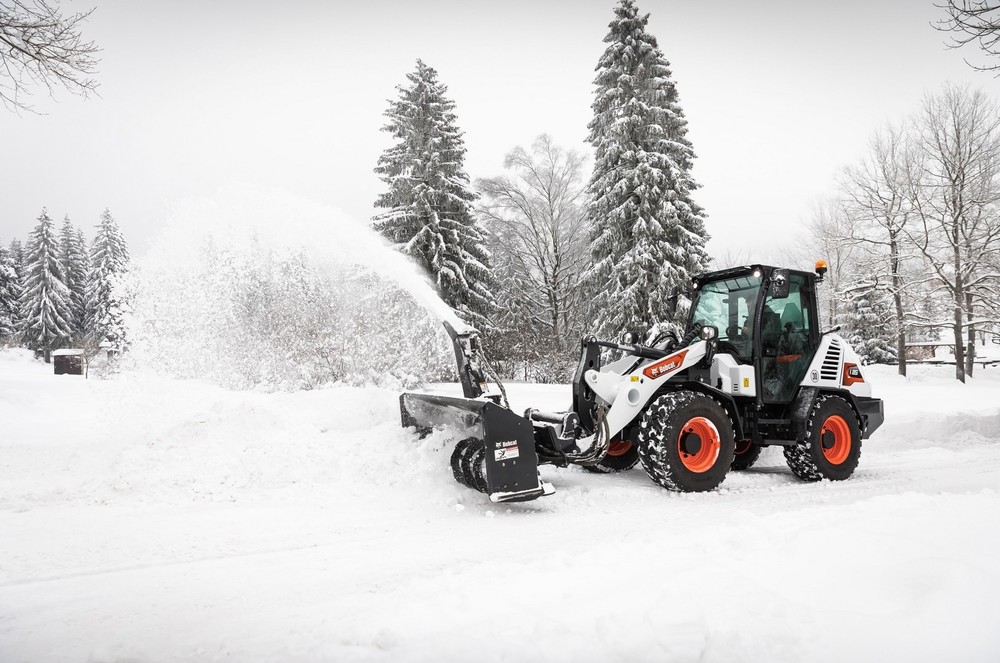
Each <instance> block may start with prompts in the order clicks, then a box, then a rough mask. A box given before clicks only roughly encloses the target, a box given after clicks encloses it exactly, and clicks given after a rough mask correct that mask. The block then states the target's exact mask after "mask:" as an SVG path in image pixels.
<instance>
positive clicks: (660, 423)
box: [637, 389, 735, 492]
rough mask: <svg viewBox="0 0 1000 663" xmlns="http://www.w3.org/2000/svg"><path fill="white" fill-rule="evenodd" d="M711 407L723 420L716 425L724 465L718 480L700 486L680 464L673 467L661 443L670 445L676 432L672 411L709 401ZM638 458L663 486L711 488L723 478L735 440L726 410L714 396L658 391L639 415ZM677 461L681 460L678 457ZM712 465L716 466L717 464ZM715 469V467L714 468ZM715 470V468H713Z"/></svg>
mask: <svg viewBox="0 0 1000 663" xmlns="http://www.w3.org/2000/svg"><path fill="white" fill-rule="evenodd" d="M708 404H711V405H710V406H709V407H710V408H717V409H718V412H717V413H716V414H717V415H718V419H719V420H720V422H724V424H723V426H717V428H719V433H720V436H721V438H722V441H723V446H722V449H721V451H720V459H719V463H720V464H721V466H722V467H724V468H725V469H724V470H722V472H721V476H720V477H718V481H714V482H713V481H707V482H705V481H702V484H703V485H701V486H698V485H695V484H693V483H692V482H691V481H690V480H688V479H686V478H685V476H684V475H683V474H682V472H687V470H686V469H684V468H683V466H680V467H676V466H674V465H672V464H671V462H670V458H669V457H670V453H671V452H672V450H669V449H668V448H667V447H665V446H664V443H665V442H666V444H667V445H673V444H675V443H674V441H673V440H674V438H675V437H676V432H675V431H673V430H672V429H670V430H667V429H669V428H670V426H669V423H670V421H669V420H670V419H671V415H672V414H673V413H676V412H678V411H680V410H682V409H684V408H688V407H695V406H697V405H702V406H704V405H708ZM724 428H727V430H723V429H724ZM638 438H639V440H638V442H639V443H638V445H637V446H638V448H639V461H640V462H641V463H642V467H643V469H644V470H646V474H647V475H649V478H650V479H652V480H653V481H655V482H656V483H658V484H659V485H661V486H663V487H664V488H666V489H668V490H672V491H676V492H692V491H704V490H713V489H715V488H717V487H718V485H719V484H721V483H722V481H723V480H724V479H725V474H726V472H727V471H728V470H729V467H730V465H731V464H732V462H733V454H734V450H735V442H734V440H733V422H732V419H731V418H730V416H729V413H728V412H727V411H726V409H725V408H724V407H723V406H722V404H721V403H719V402H718V401H716V400H715V399H714V398H711V397H710V396H707V395H705V394H702V393H700V392H696V391H690V390H683V389H682V390H678V391H671V392H667V393H665V394H663V395H661V396H660V397H659V398H657V399H656V400H655V401H653V404H652V405H650V406H649V407H648V408H647V409H646V411H645V413H643V416H642V423H641V424H640V429H639V435H638ZM677 464H678V465H680V461H679V460H678V461H677ZM715 467H719V465H716V466H715ZM713 470H714V468H713ZM715 473H716V474H718V471H715Z"/></svg>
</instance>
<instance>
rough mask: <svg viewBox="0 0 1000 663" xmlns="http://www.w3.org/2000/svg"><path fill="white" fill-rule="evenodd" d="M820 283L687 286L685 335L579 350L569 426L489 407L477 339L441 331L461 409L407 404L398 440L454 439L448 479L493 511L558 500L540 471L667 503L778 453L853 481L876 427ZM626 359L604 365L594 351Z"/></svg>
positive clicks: (730, 279) (442, 400) (454, 403)
mask: <svg viewBox="0 0 1000 663" xmlns="http://www.w3.org/2000/svg"><path fill="white" fill-rule="evenodd" d="M825 272H826V263H825V262H823V261H820V262H818V263H817V266H816V272H815V273H813V272H803V271H795V270H789V269H781V268H776V267H769V266H765V265H751V266H746V267H736V268H732V269H725V270H722V271H716V272H711V273H708V274H704V275H702V276H700V277H698V278H697V279H696V280H695V283H694V286H695V288H694V293H693V300H692V304H691V311H690V316H689V318H688V325H687V332H686V333H685V334H684V335H680V334H677V333H673V334H663V335H659V337H656V338H650V339H648V340H647V341H648V342H647V343H646V344H641V343H639V342H638V338H637V335H635V334H626V335H625V337H624V338H623V339H622V340H623V342H622V343H617V342H611V341H602V340H597V339H596V338H594V337H592V336H588V337H585V338H584V339H583V343H582V351H581V356H580V363H579V365H578V367H577V369H576V373H575V376H574V379H573V385H572V392H573V393H572V407H571V409H569V410H568V411H566V412H542V411H539V410H535V409H529V410H528V411H526V412H525V413H524V414H523V415H520V414H517V413H515V412H513V411H511V409H510V408H509V407H508V406H507V404H506V396H505V394H504V393H503V387H502V385H500V383H499V381H497V384H498V385H500V391H501V393H499V394H490V393H487V391H486V390H487V375H488V374H489V373H490V369H489V366H488V364H486V363H485V362H484V358H483V356H482V348H481V347H480V344H479V337H478V334H477V332H476V331H475V330H474V329H463V330H458V329H455V328H454V327H453V326H451V325H449V324H447V323H445V327H446V328H447V330H448V333H449V335H450V336H451V338H452V341H453V344H454V347H455V357H456V360H457V362H458V368H459V375H460V378H461V383H462V389H463V392H464V395H465V397H464V398H457V397H453V396H446V395H441V394H432V393H404V394H402V396H400V411H401V414H402V423H403V426H404V427H408V426H414V427H416V428H417V429H420V430H423V431H426V430H429V429H432V428H435V427H448V428H451V429H452V430H453V431H455V432H456V433H457V437H461V438H462V439H461V441H460V442H458V444H457V445H456V447H455V450H454V452H453V453H452V455H451V466H452V471H453V473H454V476H455V479H456V480H458V481H459V482H460V483H462V484H464V485H466V486H468V487H470V488H473V489H475V490H478V491H480V492H484V493H486V494H487V495H489V498H490V500H492V501H493V502H507V501H524V500H531V499H535V498H537V497H540V496H543V495H548V494H551V493H552V492H554V490H553V488H552V486H551V485H550V484H548V483H545V482H542V481H541V480H540V478H539V474H538V466H539V465H540V464H553V465H557V466H563V467H565V466H567V465H570V464H576V465H582V466H583V467H585V468H587V469H590V470H592V471H595V472H619V471H623V470H627V469H631V468H632V467H634V466H635V465H636V464H641V465H642V467H643V469H644V470H645V471H646V474H648V475H649V477H650V478H651V479H652V480H653V481H655V482H656V483H658V484H659V485H661V486H663V487H664V488H667V489H670V490H675V491H706V490H712V489H714V488H716V487H717V486H718V485H719V484H720V483H722V481H723V479H724V478H725V477H726V474H727V473H728V472H729V471H730V469H733V470H741V469H746V468H748V467H750V466H751V465H753V463H754V462H755V461H756V460H757V457H758V456H759V454H760V451H761V449H762V448H763V447H765V446H780V447H782V448H783V450H784V455H785V459H786V461H787V463H788V466H789V468H791V471H792V472H793V473H794V474H795V475H796V476H797V477H799V478H800V479H803V480H806V481H816V480H819V479H824V478H825V479H833V480H841V479H847V478H848V477H850V476H851V474H852V473H853V472H854V470H855V468H856V467H857V465H858V459H859V457H860V454H861V441H862V440H863V439H866V438H868V437H869V436H870V435H871V434H872V433H873V432H874V431H875V430H876V429H877V428H878V427H879V426H880V425H881V424H882V422H883V419H884V415H883V407H882V401H881V400H880V399H877V398H873V397H872V391H871V385H870V384H869V383H868V381H867V380H866V378H865V376H864V373H863V372H862V366H861V361H860V359H859V358H858V356H857V354H856V353H855V352H854V350H853V349H852V348H851V347H850V345H849V344H848V343H847V342H846V341H845V340H844V339H843V338H842V337H840V336H838V335H837V334H836V333H835V332H836V330H832V331H828V332H821V331H820V329H819V316H818V313H817V298H816V285H817V283H818V282H819V281H821V280H822V277H823V274H824V273H825ZM604 350H614V351H619V352H621V353H622V355H621V357H620V358H619V359H617V360H615V361H612V362H610V363H606V364H602V351H604Z"/></svg>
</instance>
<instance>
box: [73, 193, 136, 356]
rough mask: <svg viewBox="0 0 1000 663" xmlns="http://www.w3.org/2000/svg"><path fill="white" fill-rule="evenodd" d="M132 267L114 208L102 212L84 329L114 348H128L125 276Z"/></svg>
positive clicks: (93, 251)
mask: <svg viewBox="0 0 1000 663" xmlns="http://www.w3.org/2000/svg"><path fill="white" fill-rule="evenodd" d="M128 269H129V254H128V247H127V246H126V245H125V239H124V238H123V237H122V235H121V232H120V231H119V229H118V224H117V223H116V222H115V219H114V217H113V216H111V211H110V210H107V209H106V210H104V212H103V213H102V214H101V222H100V223H99V224H98V225H97V236H96V237H94V241H93V243H92V244H91V248H90V278H89V279H88V281H87V291H86V292H87V312H86V320H85V323H84V328H85V329H86V332H87V338H88V340H89V342H90V343H91V344H93V345H97V344H100V343H102V342H104V341H107V342H109V343H110V344H111V347H112V349H114V350H117V351H121V350H124V349H125V347H126V338H125V322H124V314H125V307H126V305H127V302H126V301H125V300H124V297H123V295H122V288H121V285H122V278H123V277H124V276H125V274H126V273H127V272H128Z"/></svg>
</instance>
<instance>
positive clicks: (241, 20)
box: [0, 0, 1000, 259]
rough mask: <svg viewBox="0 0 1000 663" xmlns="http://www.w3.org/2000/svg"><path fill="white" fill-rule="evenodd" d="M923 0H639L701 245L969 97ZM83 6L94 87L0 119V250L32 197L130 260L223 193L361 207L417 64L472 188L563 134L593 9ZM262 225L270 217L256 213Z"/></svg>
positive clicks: (591, 46)
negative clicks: (184, 211) (509, 156)
mask: <svg viewBox="0 0 1000 663" xmlns="http://www.w3.org/2000/svg"><path fill="white" fill-rule="evenodd" d="M933 1H934V0H867V1H866V0H842V1H840V2H829V1H826V2H820V1H811V0H770V1H768V2H745V1H742V0H721V1H719V2H712V3H708V2H689V1H684V0H639V7H640V10H641V11H643V12H649V13H650V14H651V18H650V23H649V30H650V32H651V33H652V34H654V35H655V36H656V37H657V39H658V40H659V44H660V47H661V49H662V50H663V52H664V54H665V55H666V57H667V59H668V60H669V61H670V63H671V65H672V70H673V73H674V78H675V80H676V82H677V85H678V89H679V92H680V97H681V105H682V107H683V108H684V111H685V113H686V115H687V118H688V122H689V127H690V133H689V138H690V139H691V140H692V142H693V143H694V147H695V151H696V153H697V155H698V159H697V161H696V165H695V171H694V174H695V177H696V179H697V180H698V181H699V182H700V183H701V184H702V189H701V190H700V191H699V192H698V194H697V200H698V201H699V202H700V203H701V204H702V206H703V207H705V209H706V211H707V212H708V215H709V219H708V230H709V232H710V233H711V235H712V242H711V243H710V245H709V248H710V250H711V251H713V252H715V253H719V252H722V251H727V250H729V251H739V250H747V251H749V253H750V257H751V258H753V259H757V258H758V257H763V254H767V252H768V250H769V248H771V247H773V246H774V244H775V243H784V242H786V241H787V238H788V237H789V235H790V234H792V233H795V232H797V229H798V228H799V227H801V225H802V224H803V223H804V222H806V221H807V220H808V219H809V217H810V215H811V208H812V206H813V205H814V204H815V202H816V201H817V200H818V199H819V198H821V197H823V196H825V195H827V194H829V193H830V192H831V191H832V189H833V185H834V177H835V175H836V173H837V171H838V169H839V168H841V167H842V166H843V165H845V164H847V163H849V162H852V161H854V160H856V159H857V158H859V157H860V156H861V155H862V154H863V152H864V150H865V145H866V142H867V140H868V138H869V136H870V134H871V132H872V131H873V130H874V129H875V128H876V126H878V125H879V124H880V123H882V122H885V121H887V120H893V121H895V120H898V119H900V118H902V117H903V116H904V115H906V114H908V113H910V112H913V111H915V110H916V108H917V107H918V105H919V103H920V100H921V98H922V96H923V95H924V93H925V92H927V91H931V92H934V91H936V90H938V89H940V87H941V85H942V84H943V83H944V82H945V81H948V80H951V81H955V82H971V83H972V84H973V85H975V86H978V87H981V88H983V89H985V90H986V91H987V92H989V93H991V94H997V93H998V92H1000V81H998V80H997V79H995V78H992V77H990V76H989V75H988V74H982V73H977V72H974V71H972V70H970V69H969V68H968V67H967V65H966V64H965V63H964V62H963V56H966V57H970V58H973V59H980V58H979V54H978V52H976V51H974V50H971V49H969V50H965V49H963V50H962V51H954V50H947V49H946V48H945V47H944V45H943V42H944V40H945V38H946V37H945V35H944V34H942V33H939V32H937V31H935V30H933V29H932V28H931V27H930V22H931V21H933V20H935V19H937V18H939V17H940V12H939V10H937V9H935V8H934V6H933ZM93 4H96V5H97V10H96V11H95V12H94V14H93V16H92V17H91V19H90V21H89V23H88V24H87V25H86V28H85V33H86V34H85V36H86V37H88V38H90V39H94V40H95V41H97V42H98V43H99V45H100V46H101V47H102V48H103V53H102V63H101V66H100V72H99V79H100V81H101V89H100V94H101V97H100V98H91V99H89V100H86V101H85V100H80V99H78V98H76V97H73V96H71V95H69V94H68V93H65V92H60V93H58V94H57V98H58V103H53V102H50V101H49V100H48V99H47V98H46V97H44V96H42V93H41V92H40V91H39V94H37V95H35V97H34V98H33V99H32V101H34V102H35V105H36V107H37V108H38V109H39V110H42V111H44V112H45V113H47V114H46V115H41V116H38V115H31V114H22V115H20V116H18V115H16V114H13V113H11V112H7V111H2V110H0V137H2V142H0V145H2V158H0V242H3V243H4V244H6V243H7V242H9V241H10V239H11V238H12V237H13V236H17V237H20V238H22V239H25V238H26V237H27V234H28V232H29V231H30V229H31V227H32V226H33V225H34V222H35V219H36V218H37V216H38V213H39V211H40V209H41V208H42V206H46V207H48V210H49V214H50V216H52V217H53V218H54V219H56V220H57V221H60V220H61V219H62V217H63V215H64V214H67V213H68V214H69V215H70V217H71V219H72V220H73V221H74V222H75V223H76V224H78V225H80V226H83V227H84V228H85V231H86V232H87V233H88V236H90V235H91V234H92V226H93V225H95V224H96V223H97V222H98V217H99V214H100V212H101V210H103V209H104V208H105V207H110V208H111V210H112V212H113V213H114V215H115V217H116V218H117V219H118V221H119V223H120V224H121V226H122V229H123V232H124V233H125V236H126V239H127V240H128V241H129V242H130V245H131V246H132V248H133V252H134V253H142V252H143V250H144V248H145V247H146V246H148V244H149V242H150V241H151V238H152V235H153V233H154V231H155V230H156V228H157V227H159V226H160V225H161V224H162V223H163V221H164V220H165V219H166V218H167V216H168V215H169V212H170V209H171V208H172V206H173V205H174V204H175V203H176V202H178V201H180V200H184V199H188V198H192V197H198V196H203V195H210V194H212V193H213V192H215V191H216V190H218V189H219V188H220V187H222V186H224V185H226V184H229V183H231V182H239V183H246V184H250V185H251V186H258V185H259V186H267V187H278V188H282V189H286V190H288V191H290V192H292V193H295V194H297V195H300V196H304V197H306V198H310V199H313V200H316V201H319V202H321V203H325V204H329V205H333V206H336V207H339V208H341V209H343V210H344V211H345V212H347V213H348V214H350V215H351V216H354V217H356V218H358V219H361V220H366V219H368V218H369V217H370V216H371V215H372V213H373V208H372V203H373V201H374V199H375V197H376V195H377V194H378V193H379V192H381V191H382V189H383V185H382V183H381V182H380V181H379V180H378V178H377V177H376V176H375V175H374V173H373V172H372V169H373V168H374V166H375V163H376V160H377V158H378V156H379V154H380V153H381V152H382V150H383V149H385V147H387V145H388V144H389V139H388V137H387V136H386V135H384V134H383V133H382V132H380V131H379V128H380V127H381V126H382V124H383V118H382V113H383V112H384V111H385V108H386V106H387V99H389V98H390V97H393V96H395V86H396V85H397V84H400V83H402V82H404V80H405V74H406V73H407V72H409V71H411V70H412V69H413V68H414V62H415V60H416V58H418V57H419V58H422V59H423V60H424V61H425V62H427V63H428V64H429V65H431V66H433V67H434V68H436V69H437V70H438V72H439V74H440V78H441V80H442V81H443V82H444V83H445V84H446V85H448V87H449V92H450V95H451V97H452V98H453V99H454V100H455V102H456V104H457V108H456V112H457V114H458V121H459V126H460V127H461V128H462V129H463V130H464V132H465V139H466V146H467V148H468V154H467V160H466V166H467V170H468V172H469V174H470V176H471V177H472V178H476V177H485V176H491V175H496V174H499V173H500V172H501V171H502V163H503V157H504V154H505V153H506V152H507V151H509V150H510V149H511V148H512V147H513V146H515V145H518V144H521V145H528V144H530V143H531V141H532V139H533V138H534V137H535V136H536V135H538V134H540V133H549V134H552V135H553V136H554V137H555V138H556V139H557V141H559V142H560V143H561V144H562V145H564V146H566V147H571V148H576V149H580V150H589V146H587V145H586V144H585V143H584V139H585V137H586V133H587V130H586V125H587V122H588V121H589V119H590V117H591V110H590V103H591V101H592V95H593V86H592V81H593V78H594V67H595V65H596V63H597V60H598V58H599V56H600V54H601V53H602V52H603V49H604V44H603V42H602V39H603V38H604V36H605V34H606V33H607V25H608V22H609V21H610V20H611V18H612V7H613V6H614V5H615V4H616V3H615V2H614V0H558V1H542V0H534V1H532V0H505V1H504V2H495V1H489V2H480V1H478V0H464V1H463V0H428V1H422V0H410V1H397V0H368V1H367V2H357V1H351V2H342V1H340V0H336V1H327V2H322V1H318V0H317V1H313V2H305V1H300V2H291V1H289V2H277V1H271V2H267V1H260V0H256V1H251V0H215V1H213V2H200V1H195V0H171V1H170V2H166V1H157V2H129V1H128V0H91V2H87V1H81V0H76V1H75V2H70V3H67V7H68V8H69V9H70V10H82V9H86V8H88V7H90V6H92V5H93ZM275 222H276V223H280V220H277V219H276V220H275Z"/></svg>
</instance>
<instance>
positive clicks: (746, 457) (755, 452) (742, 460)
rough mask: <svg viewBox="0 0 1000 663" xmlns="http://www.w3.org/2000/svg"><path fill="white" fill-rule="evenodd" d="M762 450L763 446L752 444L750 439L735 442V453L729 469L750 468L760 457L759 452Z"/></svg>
mask: <svg viewBox="0 0 1000 663" xmlns="http://www.w3.org/2000/svg"><path fill="white" fill-rule="evenodd" d="M763 450H764V447H762V446H760V445H759V444H754V443H753V442H751V441H750V440H740V441H739V442H737V443H736V454H735V456H734V457H733V463H732V465H730V466H729V469H731V470H736V471H737V472H738V471H740V470H747V469H750V468H751V467H753V464H754V463H756V462H757V459H758V458H760V452H761V451H763Z"/></svg>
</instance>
